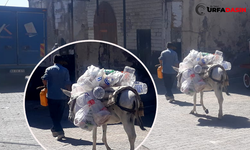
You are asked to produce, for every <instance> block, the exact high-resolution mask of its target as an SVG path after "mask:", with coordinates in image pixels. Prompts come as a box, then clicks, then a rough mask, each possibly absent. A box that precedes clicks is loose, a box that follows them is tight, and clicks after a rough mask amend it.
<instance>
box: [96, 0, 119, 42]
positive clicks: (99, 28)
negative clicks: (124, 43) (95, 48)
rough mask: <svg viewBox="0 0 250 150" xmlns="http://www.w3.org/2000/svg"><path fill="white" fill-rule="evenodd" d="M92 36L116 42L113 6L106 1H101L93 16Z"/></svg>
mask: <svg viewBox="0 0 250 150" xmlns="http://www.w3.org/2000/svg"><path fill="white" fill-rule="evenodd" d="M94 38H95V39H96V40H104V41H108V42H112V43H117V25H116V18H115V14H114V11H113V8H112V7H111V6H110V4H109V3H108V2H101V4H100V6H99V7H98V10H96V13H95V18H94Z"/></svg>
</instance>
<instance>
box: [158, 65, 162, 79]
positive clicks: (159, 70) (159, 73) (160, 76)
mask: <svg viewBox="0 0 250 150" xmlns="http://www.w3.org/2000/svg"><path fill="white" fill-rule="evenodd" d="M157 77H158V78H159V79H163V74H162V67H161V66H159V67H158V68H157Z"/></svg>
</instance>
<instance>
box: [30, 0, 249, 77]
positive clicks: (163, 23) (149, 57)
mask: <svg viewBox="0 0 250 150" xmlns="http://www.w3.org/2000/svg"><path fill="white" fill-rule="evenodd" d="M124 2H125V5H124ZM200 4H202V6H204V7H198V6H200ZM249 4H250V2H249V1H247V0H239V1H223V0H216V1H215V0H185V1H184V0H154V1H152V0H143V1H139V0H120V1H119V0H29V5H30V7H37V8H47V10H48V11H47V12H48V49H50V48H51V47H52V46H53V44H54V43H55V42H59V43H61V44H64V43H68V42H71V41H74V40H82V39H99V40H105V41H110V42H113V43H116V44H118V45H120V46H124V47H126V48H127V49H128V50H130V51H131V52H133V53H134V54H135V55H137V56H138V57H139V58H140V59H141V60H142V61H143V62H144V63H145V65H146V66H147V67H148V68H149V69H150V70H151V71H152V72H155V71H156V68H155V67H154V65H156V64H158V57H159V55H160V53H161V51H162V50H164V49H165V44H166V42H168V41H172V42H174V43H175V44H176V46H177V48H178V50H177V53H178V56H179V59H180V60H182V59H183V57H185V56H186V55H187V53H188V52H189V50H190V49H197V50H199V51H205V52H211V53H213V52H214V51H215V50H216V49H218V50H221V51H223V52H224V56H225V59H226V60H228V61H231V62H232V63H233V64H234V63H235V62H237V63H238V64H239V63H242V61H243V60H244V59H246V55H245V54H246V53H248V52H249V47H248V39H249V35H250V33H249V30H250V29H249V28H247V26H248V25H249V18H248V14H249V12H250V8H248V7H247V6H248V5H249ZM124 6H125V8H124ZM207 7H209V8H210V7H216V8H218V7H219V8H237V7H239V8H243V7H246V12H207V9H206V8H207ZM203 8H204V9H203ZM197 11H198V13H199V11H203V12H204V14H202V15H199V14H198V13H197ZM124 14H125V15H124ZM124 17H126V18H124ZM124 20H126V26H124ZM124 27H125V28H124ZM124 33H125V34H124ZM243 57H244V59H242V58H243ZM239 60H240V61H241V62H238V61H239Z"/></svg>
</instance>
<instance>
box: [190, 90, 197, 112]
mask: <svg viewBox="0 0 250 150" xmlns="http://www.w3.org/2000/svg"><path fill="white" fill-rule="evenodd" d="M193 100H194V107H193V110H192V111H191V112H190V114H194V113H196V114H197V112H196V93H195V94H194V96H193Z"/></svg>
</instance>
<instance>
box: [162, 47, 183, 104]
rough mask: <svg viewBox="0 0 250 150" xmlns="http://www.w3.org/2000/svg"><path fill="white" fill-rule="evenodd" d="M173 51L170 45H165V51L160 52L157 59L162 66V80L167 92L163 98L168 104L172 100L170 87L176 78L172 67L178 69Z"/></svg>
mask: <svg viewBox="0 0 250 150" xmlns="http://www.w3.org/2000/svg"><path fill="white" fill-rule="evenodd" d="M175 49H176V48H175V46H174V45H173V44H172V43H167V50H164V51H162V53H161V56H160V57H159V58H158V59H159V62H160V65H161V66H162V73H163V80H164V85H165V87H166V91H167V93H166V94H165V96H166V98H167V100H170V102H171V101H173V100H174V95H173V93H172V87H173V84H174V81H175V78H176V71H175V70H174V69H173V68H172V66H175V67H178V64H179V61H178V56H177V53H176V52H175V51H174V50H175Z"/></svg>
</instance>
